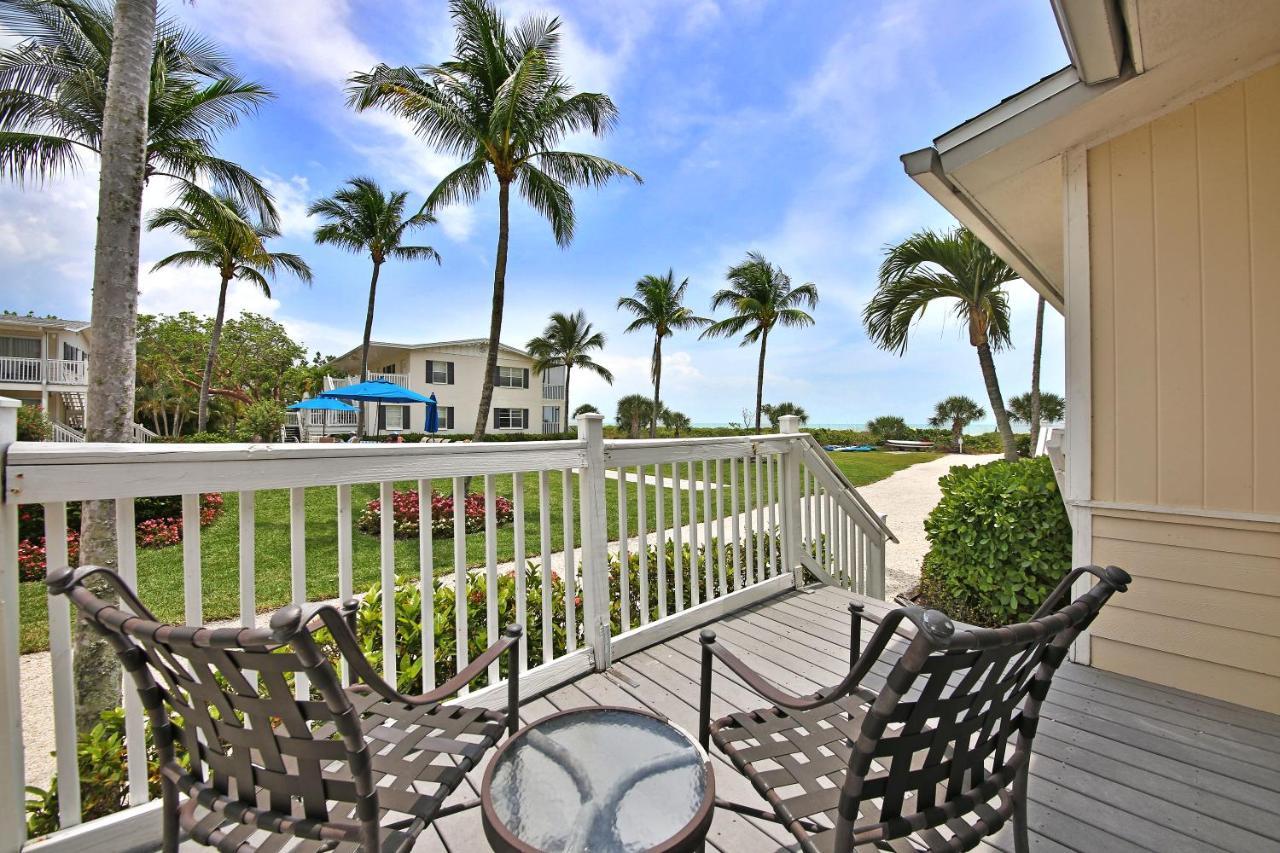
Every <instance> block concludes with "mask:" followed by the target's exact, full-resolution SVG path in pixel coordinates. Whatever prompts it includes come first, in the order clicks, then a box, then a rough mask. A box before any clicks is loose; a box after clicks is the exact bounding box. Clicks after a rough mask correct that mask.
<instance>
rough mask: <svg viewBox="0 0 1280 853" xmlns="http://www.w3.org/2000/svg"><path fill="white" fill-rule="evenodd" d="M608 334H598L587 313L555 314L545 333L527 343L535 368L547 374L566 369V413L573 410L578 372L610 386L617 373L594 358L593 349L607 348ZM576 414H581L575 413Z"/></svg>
mask: <svg viewBox="0 0 1280 853" xmlns="http://www.w3.org/2000/svg"><path fill="white" fill-rule="evenodd" d="M604 344H605V336H604V332H597V331H596V330H595V328H594V327H593V326H592V325H591V324H590V323H588V322H587V315H586V313H585V312H583V311H577V312H574V313H573V314H563V313H561V312H559V311H556V312H555V313H553V314H552V315H551V317H550V319H549V320H548V321H547V327H546V328H545V329H543V330H542V334H541V335H539V336H537V337H536V338H532V339H530V341H529V342H528V343H527V344H525V345H524V346H525V349H526V350H528V351H529V355H531V356H533V369H534V370H535V371H537V372H538V373H546V372H547V371H548V370H553V369H555V368H557V367H562V368H564V410H565V411H568V410H569V379H570V377H571V376H572V374H573V371H574V370H575V369H579V370H588V371H590V372H592V373H594V374H595V375H596V376H599V377H600V378H601V379H603V380H604V381H605V382H608V383H609V384H610V385H612V384H613V374H612V373H611V372H609V369H608V368H606V367H605V366H604V365H602V364H600V363H599V362H597V361H596V360H595V359H594V358H592V356H591V353H592V351H593V350H602V349H604ZM574 414H575V415H576V414H577V412H575V413H574Z"/></svg>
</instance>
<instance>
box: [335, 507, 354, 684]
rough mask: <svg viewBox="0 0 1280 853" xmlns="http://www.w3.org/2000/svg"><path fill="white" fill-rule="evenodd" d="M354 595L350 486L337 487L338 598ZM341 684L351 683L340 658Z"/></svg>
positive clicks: (347, 669)
mask: <svg viewBox="0 0 1280 853" xmlns="http://www.w3.org/2000/svg"><path fill="white" fill-rule="evenodd" d="M354 595H355V577H354V571H353V562H352V548H351V484H350V483H343V484H342V485H340V486H338V598H339V600H341V601H350V600H351V598H352V597H353V596H354ZM342 683H343V684H350V683H351V667H350V664H348V663H347V659H346V658H345V657H343V658H342Z"/></svg>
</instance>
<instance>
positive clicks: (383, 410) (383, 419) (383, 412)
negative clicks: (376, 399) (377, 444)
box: [377, 403, 387, 432]
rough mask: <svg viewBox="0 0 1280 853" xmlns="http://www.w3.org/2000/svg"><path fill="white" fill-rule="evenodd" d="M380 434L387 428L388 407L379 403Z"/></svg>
mask: <svg viewBox="0 0 1280 853" xmlns="http://www.w3.org/2000/svg"><path fill="white" fill-rule="evenodd" d="M377 405H378V432H382V431H383V430H385V429H386V428H387V407H386V406H384V405H382V404H381V403H378V404H377Z"/></svg>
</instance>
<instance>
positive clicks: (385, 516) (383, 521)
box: [378, 480, 399, 687]
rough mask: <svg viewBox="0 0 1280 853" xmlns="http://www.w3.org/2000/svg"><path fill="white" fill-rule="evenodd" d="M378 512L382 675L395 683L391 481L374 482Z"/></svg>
mask: <svg viewBox="0 0 1280 853" xmlns="http://www.w3.org/2000/svg"><path fill="white" fill-rule="evenodd" d="M378 500H379V502H380V505H381V507H382V509H381V512H380V513H379V519H380V524H379V528H378V565H379V567H380V569H381V577H382V677H383V678H384V679H386V681H387V683H388V684H390V685H391V686H392V687H395V686H396V679H397V672H396V669H397V667H396V664H397V662H398V661H397V657H398V655H399V649H397V648H396V508H395V483H393V482H389V481H385V480H384V481H383V482H381V483H379V484H378Z"/></svg>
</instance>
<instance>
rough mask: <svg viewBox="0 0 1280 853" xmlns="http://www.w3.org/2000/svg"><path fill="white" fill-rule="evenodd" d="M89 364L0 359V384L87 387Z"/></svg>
mask: <svg viewBox="0 0 1280 853" xmlns="http://www.w3.org/2000/svg"><path fill="white" fill-rule="evenodd" d="M88 370H89V362H87V361H83V360H81V361H69V360H64V359H48V360H41V359H38V358H13V357H11V356H5V357H3V358H0V382H30V383H32V384H39V383H42V382H45V381H48V383H49V384H50V385H87V384H88V382H89V373H88Z"/></svg>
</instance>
